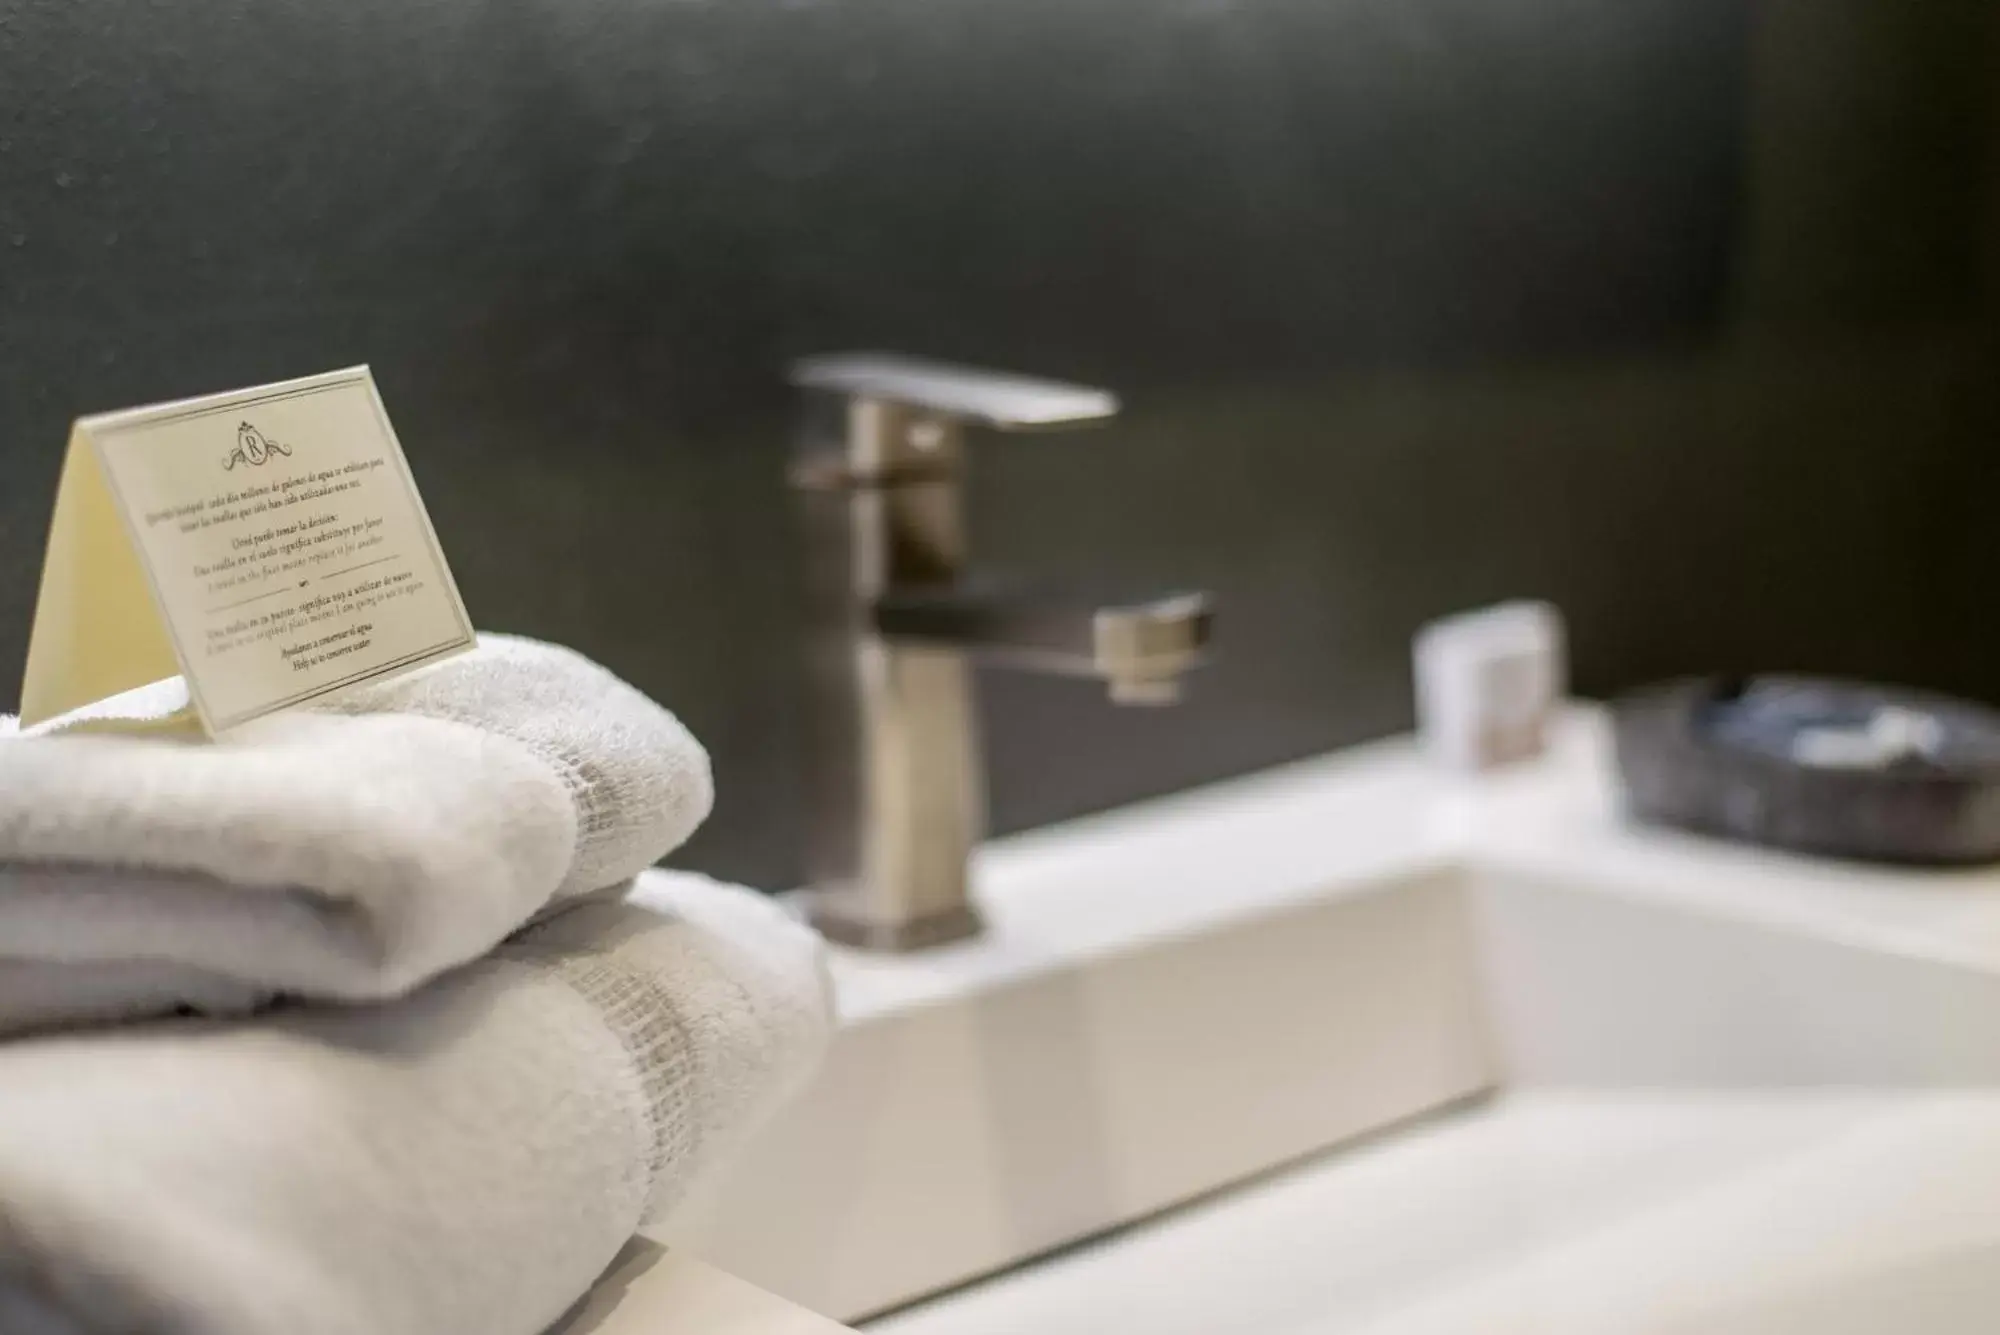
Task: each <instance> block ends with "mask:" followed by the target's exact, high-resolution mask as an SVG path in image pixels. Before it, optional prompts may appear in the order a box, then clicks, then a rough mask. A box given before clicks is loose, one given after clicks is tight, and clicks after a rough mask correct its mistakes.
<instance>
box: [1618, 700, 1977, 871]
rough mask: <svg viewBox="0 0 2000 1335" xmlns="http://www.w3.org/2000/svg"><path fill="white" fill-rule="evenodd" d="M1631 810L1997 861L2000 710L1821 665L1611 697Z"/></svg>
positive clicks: (1709, 824)
mask: <svg viewBox="0 0 2000 1335" xmlns="http://www.w3.org/2000/svg"><path fill="white" fill-rule="evenodd" d="M1611 717H1612V731H1613V737H1614V742H1615V746H1616V751H1617V765H1618V780H1619V784H1620V787H1621V789H1622V791H1623V797H1624V802H1625V807H1626V810H1627V811H1628V812H1629V813H1630V814H1631V815H1632V816H1633V817H1634V818H1636V819H1638V820H1641V821H1647V822H1651V823H1654V824H1660V825H1670V826H1675V827H1678V828H1681V829H1688V830H1695V831H1699V832H1701V833H1704V834H1712V835H1719V836H1721V837H1723V838H1728V839H1737V840H1743V841H1747V842H1750V843H1756V844H1764V845H1769V846H1771V847H1776V848H1786V849H1792V850H1795V851H1798V852H1803V853H1816V854H1821V855H1824V856H1828V857H1839V858H1854V859H1860V860H1864V861H1869V862H1889V863H1900V864H1906V865H1928V866H1957V865H1965V864H1972V863H1983V862H1994V861H2000V713H1996V712H1995V711H1994V710H1991V709H1988V708H1986V707H1984V706H1981V705H1976V704H1972V703H1970V702H1968V701H1963V700H1956V699H1952V698H1950V697H1948V696H1941V695H1932V694H1927V693H1924V692H1918V691H1906V690H1900V689H1896V688H1893V687H1883V686H1871V685H1866V684H1862V683H1858V682H1847V681H1835V680H1828V679H1822V678H1814V677H1792V676H1759V677H1747V678H1726V677H1706V678H1698V679H1692V680H1685V681H1676V682H1669V683H1667V684H1665V685H1662V686H1656V687H1651V688H1648V689H1646V690H1643V691H1640V692H1638V693H1636V694H1633V695H1630V696H1627V697H1625V698H1624V699H1621V700H1619V701H1617V702H1615V703H1614V704H1613V706H1612V710H1611Z"/></svg>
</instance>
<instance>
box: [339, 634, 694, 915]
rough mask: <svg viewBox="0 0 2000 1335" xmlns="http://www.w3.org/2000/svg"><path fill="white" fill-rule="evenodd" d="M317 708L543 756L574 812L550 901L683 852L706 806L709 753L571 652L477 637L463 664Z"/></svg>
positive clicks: (663, 714) (453, 662)
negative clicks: (415, 722)
mask: <svg viewBox="0 0 2000 1335" xmlns="http://www.w3.org/2000/svg"><path fill="white" fill-rule="evenodd" d="M326 708H328V709H331V710H337V711H339V712H341V713H345V714H417V715H422V716H425V717H428V718H438V719H448V720H450V721H452V722H455V723H468V724H471V725H472V726H473V727H476V728H478V729H480V730H481V731H482V732H488V733H494V734H497V735H499V736H501V737H506V738H508V739H510V740H512V741H515V742H519V743H520V744H521V745H523V746H525V747H527V748H528V749H529V750H530V751H532V752H534V753H535V754H536V755H537V756H539V757H541V759H542V760H543V762H544V763H546V764H547V765H548V766H549V768H550V769H552V770H554V771H555V772H556V774H557V775H558V776H560V777H561V779H562V782H563V786H564V787H565V788H567V789H568V790H569V795H570V802H571V804H572V806H573V807H574V809H575V812H576V851H575V853H574V854H573V855H572V856H571V859H570V866H569V872H568V874H567V875H566V876H564V878H563V881H562V884H561V885H559V886H558V887H556V891H555V894H556V896H557V897H558V898H560V897H563V896H567V895H581V894H588V893H589V892H590V891H592V890H602V889H603V888H604V887H606V886H608V885H617V884H618V883H620V882H621V881H629V880H631V879H632V878H633V877H634V876H637V875H638V874H639V873H640V872H641V871H643V870H644V869H645V868H647V867H650V866H652V865H653V864H654V863H655V862H658V861H659V860H660V859H661V858H663V857H665V856H666V855H667V854H668V853H670V852H672V851H673V850H674V849H676V848H678V847H680V846H681V845H682V844H683V843H685V842H687V838H688V836H689V835H691V834H693V833H694V832H695V827H696V826H698V825H700V824H701V823H702V821H704V820H706V819H707V818H708V812H709V807H710V806H711V805H712V804H713V802H714V798H715V789H714V784H713V781H712V779H711V777H710V775H709V768H708V752H706V751H704V750H703V749H702V747H701V744H700V743H699V742H697V741H695V739H694V738H693V737H692V736H691V735H689V733H688V730H687V729H686V728H684V727H682V726H681V723H680V720H679V719H676V718H675V717H674V716H673V715H672V714H670V713H668V712H667V711H666V710H664V709H662V708H660V706H658V705H657V704H655V703H653V701H652V700H651V699H649V698H648V697H647V696H646V695H645V694H644V693H643V692H641V691H639V690H637V689H635V688H633V687H631V686H629V685H627V684H626V683H625V682H624V681H622V680H620V679H619V678H618V677H617V676H615V675H613V674H612V673H611V672H609V671H607V670H606V669H605V668H603V667H600V666H599V665H598V664H596V663H593V662H592V661H591V660H590V659H588V658H585V657H584V656H583V655H582V654H580V653H577V652H576V651H575V650H573V649H565V648H563V647H562V646H561V645H555V644H544V643H543V642H541V641H540V640H530V639H524V638H522V637H520V636H518V635H494V634H490V633H489V634H483V635H481V636H480V637H479V647H478V648H477V649H476V650H474V651H473V652H471V653H469V654H463V655H460V656H459V657H457V658H452V659H447V660H446V661H444V662H442V663H438V664H436V665H434V666H432V667H429V668H426V669H424V670H423V671H421V672H414V673H412V674H410V675H409V676H407V677H398V678H396V679H394V680H392V681H388V682H385V683H381V684H371V685H368V686H363V687H361V688H359V689H357V690H355V691H353V692H351V693H349V694H346V695H342V696H339V697H337V698H336V699H335V700H334V701H332V702H331V703H330V704H328V705H327V706H326Z"/></svg>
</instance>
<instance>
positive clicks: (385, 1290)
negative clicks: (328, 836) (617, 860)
mask: <svg viewBox="0 0 2000 1335" xmlns="http://www.w3.org/2000/svg"><path fill="white" fill-rule="evenodd" d="M829 1009H830V1007H829V1001H828V995H827V991H826V988H825V983H824V976H823V974H822V972H821V960H820V956H819V946H818V942H817V939H816V938H815V937H814V936H813V935H812V933H811V932H809V931H808V930H806V929H805V928H803V927H801V926H799V925H798V924H796V923H795V922H793V921H792V920H791V919H789V918H788V917H786V916H785V915H784V913H783V912H782V911H781V910H779V909H778V908H777V907H776V906H774V905H772V904H771V903H769V902H768V901H766V900H763V899H762V898H760V897H759V896H756V895H754V894H751V893H750V892H747V891H742V890H737V889H735V888H732V887H725V886H719V885H717V884H715V883H714V882H710V881H706V880H703V879H702V878H699V877H693V876H685V875H675V874H671V873H664V872H651V873H648V874H646V875H645V876H642V877H641V878H640V879H639V881H638V883H637V885H636V886H635V888H634V890H633V892H632V894H631V895H630V896H629V898H628V899H627V900H625V901H624V902H591V903H585V904H579V905H577V906H575V907H573V908H571V909H569V910H567V911H565V912H563V913H561V914H557V915H555V916H553V917H552V918H551V919H549V920H548V921H547V922H545V923H543V924H541V925H538V926H536V927H534V928H531V929H529V931H528V932H527V933H525V934H523V936H522V937H521V938H519V939H518V940H516V941H515V942H512V943H510V944H509V945H508V946H506V947H504V948H503V950H502V951H501V952H500V953H499V954H498V955H497V956H495V957H494V958H491V959H486V960H482V961H480V962H479V963H476V964H474V965H471V966H470V967H468V968H465V969H462V970H460V971H458V972H455V973H453V974H450V975H448V976H446V977H445V978H442V979H440V980H438V981H436V982H434V983H432V984H430V985H429V986H427V987H425V988H423V989H422V990H420V991H419V992H417V993H415V994H413V995H411V996H409V997H407V998H404V999H402V1000H400V1001H397V1002H393V1003H389V1004H385V1005H380V1006H371V1007H362V1008H335V1009H322V1010H311V1009H299V1010H284V1011H278V1012H274V1013H273V1014H271V1015H269V1016H266V1017H264V1018H262V1019H258V1020H244V1021H232V1022H221V1023H218V1022H181V1023H175V1022H165V1023H160V1024H155V1025H151V1026H146V1027H142V1028H139V1029H130V1030H110V1031H103V1032H96V1033H89V1034H75V1035H61V1036H50V1037H46V1038H41V1039H30V1040H24V1041H21V1042H17V1043H14V1044H12V1045H8V1046H6V1047H0V1091H4V1097H0V1329H4V1330H5V1331H7V1332H8V1335H54V1333H55V1332H62V1335H114V1333H115V1335H276V1333H278V1332H283V1335H458V1333H459V1332H464V1333H465V1335H472V1333H473V1332H477V1333H478V1335H539V1332H541V1331H543V1330H544V1329H545V1328H546V1327H547V1326H549V1325H550V1324H551V1323H552V1322H554V1321H555V1320H556V1319H557V1318H558V1317H559V1316H561V1315H562V1314H563V1312H564V1311H565V1310H566V1309H567V1308H568V1307H569V1306H570V1305H571V1304H572V1303H573V1302H574V1301H575V1299H576V1298H577V1297H578V1296H579V1295H580V1294H581V1293H582V1292H583V1291H584V1290H585V1289H587V1288H588V1287H589V1286H590V1284H591V1283H592V1282H593V1281H594V1280H595V1279H596V1277H597V1276H598V1274H599V1273H600V1272H601V1271H602V1270H603V1269H604V1267H605V1266H606V1265H607V1264H609V1263H610V1261H611V1260H612V1258H613V1257H614V1256H615V1255H616V1254H617V1252H618V1250H619V1248H620V1247H622V1246H623V1245H624V1243H625V1242H626V1240H627V1239H628V1238H629V1237H630V1235H631V1234H632V1232H633V1231H634V1230H635V1229H636V1228H637V1227H638V1226H639V1225H640V1224H641V1223H643V1222H645V1221H646V1220H647V1219H648V1218H650V1217H654V1216H656V1215H657V1214H658V1213H659V1212H661V1211H663V1210H664V1209H666V1208H668V1207H670V1206H671V1205H672V1204H673V1203H674V1202H675V1201H676V1200H678V1199H679V1198H680V1196H681V1195H682V1193H683V1192H684V1191H685V1190H686V1189H687V1188H688V1186H689V1185H690V1184H691V1183H692V1182H693V1181H694V1179H695V1178H696V1177H697V1176H699V1175H700V1174H701V1173H703V1172H704V1171H705V1170H708V1169H711V1168H713V1167H714V1166H715V1164H716V1163H717V1161H718V1160H719V1159H720V1158H722V1157H723V1156H724V1155H725V1154H726V1152H727V1151H728V1150H729V1149H730V1148H731V1147H732V1146H733V1145H734V1144H736V1143H737V1142H738V1141H739V1140H740V1139H741V1138H743V1137H745V1136H747V1135H748V1134H749V1133H750V1132H751V1131H752V1130H753V1129H754V1128H755V1126H756V1125H757V1124H758V1123H759V1122H761V1121H762V1120H763V1119H764V1118H765V1117H766V1116H767V1115H768V1114H769V1113H770V1112H771V1111H773V1110H774V1109H775V1108H776V1107H777V1106H778V1105H779V1104H780V1103H781V1102H782V1101H783V1100H784V1099H785V1098H787V1097H789V1096H790V1094H792V1093H793V1092H794V1091H795V1090H796V1089H797V1088H798V1087H799V1086H800V1085H801V1084H802V1083H803V1082H804V1080H805V1079H806V1077H807V1076H808V1075H809V1074H810V1072H811V1069H812V1067H813V1065H814V1063H815V1062H816V1060H817V1057H818V1054H819V1052H820V1050H821V1048H822V1047H823V1045H824V1043H825V1040H826V1036H827V1033H828V1029H829V1025H830V1015H829Z"/></svg>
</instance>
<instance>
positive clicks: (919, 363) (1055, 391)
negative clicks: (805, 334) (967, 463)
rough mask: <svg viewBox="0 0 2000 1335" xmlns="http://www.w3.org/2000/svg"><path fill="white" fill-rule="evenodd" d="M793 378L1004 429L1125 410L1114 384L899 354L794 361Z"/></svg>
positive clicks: (1077, 421) (1075, 422)
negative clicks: (1098, 385) (1071, 381)
mask: <svg viewBox="0 0 2000 1335" xmlns="http://www.w3.org/2000/svg"><path fill="white" fill-rule="evenodd" d="M790 378H791V382H792V384H794V385H797V386H799V387H800V388H802V389H816V390H821V391H824V392H827V393H832V394H844V395H846V396H847V397H849V398H851V399H873V400H877V401H879V402H887V403H894V404H898V405H900V406H903V407H906V408H912V409H915V410H917V411H918V412H922V413H928V414H931V415H934V416H938V417H946V418H951V419H954V420H957V421H963V422H971V423H973V424H975V425H978V426H985V427H993V428H996V429H998V430H1001V431H1038V430H1040V431H1045V430H1050V429H1053V428H1058V427H1066V426H1080V425H1082V424H1084V423H1088V422H1100V421H1103V420H1104V419H1105V418H1108V417H1112V416H1114V415H1116V413H1117V412H1118V398H1117V396H1116V395H1114V394H1112V393H1111V392H1110V391H1109V390H1103V389H1089V388H1086V387H1084V386H1082V385H1066V384H1063V383H1062V382H1061V381H1058V380H1036V379H1032V378H1030V377H1028V376H1019V375H1008V374H1006V373H1004V372H1000V371H982V370H979V369H977V368H974V367H969V366H953V365H951V364H950V363H948V362H933V361H926V360H924V359H922V358H919V357H905V356H902V355H901V354H899V353H893V352H841V353H830V354H827V355H824V356H819V357H807V358H804V359H802V360H800V361H797V362H794V363H793V364H792V368H791V377H790Z"/></svg>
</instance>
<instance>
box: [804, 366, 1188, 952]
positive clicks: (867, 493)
mask: <svg viewBox="0 0 2000 1335" xmlns="http://www.w3.org/2000/svg"><path fill="white" fill-rule="evenodd" d="M791 379H792V383H793V384H794V385H797V386H799V387H800V388H801V389H803V390H805V391H806V412H805V420H804V424H803V429H802V430H801V432H800V436H799V441H798V446H797V450H796V454H795V457H794V460H793V464H792V485H793V487H794V489H795V490H796V491H797V492H798V493H799V495H800V498H801V502H802V504H801V510H802V512H803V515H804V521H805V524H806V541H807V556H808V558H809V561H810V565H811V571H810V586H809V588H810V591H809V596H808V603H809V615H810V616H811V617H812V620H813V625H812V626H811V653H812V657H813V662H812V672H811V686H810V690H811V692H812V696H813V700H812V710H813V718H812V720H811V722H812V723H813V725H814V726H815V729H816V733H817V735H816V737H815V738H814V746H813V753H812V773H811V776H810V780H809V782H810V793H811V795H810V799H809V800H810V822H809V832H808V852H807V857H808V872H809V875H810V879H811V882H812V891H811V896H810V898H811V904H812V914H813V920H814V922H815V923H816V925H818V927H819V928H820V929H821V930H822V931H824V932H825V933H826V934H827V935H828V936H830V937H832V938H833V939H835V940H838V941H843V942H846V943H848V944H852V945H859V946H865V947H869V948H873V949H887V950H915V949H919V948H922V947H924V946H928V945H935V944H938V943H940V942H943V941H950V940H954V939H956V938H958V937H963V936H968V935H971V934H973V933H975V932H977V931H978V930H979V915H978V912H977V910H976V909H975V908H974V907H973V904H972V899H971V896H970V894H969V892H968V888H967V870H966V862H967V858H968V856H969V855H970V854H971V852H972V850H973V848H974V847H975V846H976V845H977V844H978V842H979V840H980V839H981V837H982V836H983V833H984V825H985V794H984V785H983V783H982V774H983V766H982V762H981V759H980V754H979V734H978V724H977V718H976V715H975V711H974V706H973V700H972V691H971V674H970V671H969V665H968V663H967V656H968V655H975V654H976V655H978V656H979V657H980V658H982V659H991V660H993V661H997V662H1003V663H1012V664H1017V665H1021V666H1025V667H1030V668H1034V669H1038V670H1042V671H1053V672H1063V673H1075V674H1083V675H1090V676H1096V677H1100V678H1102V679H1103V680H1104V681H1105V682H1106V683H1108V686H1109V689H1110V695H1111V699H1112V700H1113V701H1114V702H1116V703H1120V704H1164V703H1170V702H1172V701H1173V700H1174V699H1176V698H1177V696H1178V694H1179V685H1180V679H1181V676H1182V675H1183V674H1184V673H1185V672H1186V671H1187V670H1188V669H1189V668H1191V667H1193V666H1194V665H1195V664H1196V663H1197V662H1198V661H1199V660H1200V658H1201V656H1202V654H1203V652H1204V651H1205V649H1206V647H1207V644H1208V638H1209V624H1210V614H1209V605H1208V598H1207V596H1206V595H1204V594H1201V593H1192V592H1188V593H1176V594H1170V595H1167V596H1163V597H1156V598H1150V599H1145V600H1140V601H1135V602H1122V603H1115V604H1111V605H1105V604H1101V603H1093V602H1087V601H1082V600H1078V599H1075V598H1048V597H1043V596H1039V595H1036V594H1033V593H1029V592H1025V591H1021V590H1016V589H1012V588H1009V587H1007V586H1005V585H1003V584H1000V583H997V582H993V581H988V580H981V579H976V578H971V577H968V576H967V574H966V570H965V565H966V550H965V548H966V541H965V525H964V517H963V513H962V494H961V492H962V485H963V477H964V472H963V466H964V457H965V428H966V427H967V426H978V427H988V428H993V429H996V430H1000V431H1040V430H1055V429H1058V428H1063V427H1074V426H1082V425H1086V424H1089V423H1093V422H1101V421H1104V420H1105V419H1107V418H1109V417H1111V416H1112V415H1114V414H1115V413H1116V412H1117V411H1118V401H1117V400H1116V399H1115V398H1114V397H1113V396H1112V395H1110V394H1108V393H1106V392H1104V391H1103V390H1096V389H1083V388H1079V387H1077V386H1074V385H1063V384H1057V383H1054V382H1050V381H1044V380H1030V379H1026V378H1023V377H1019V376H1011V375H1000V374H995V373H993V372H989V371H977V370H970V369H967V368H963V367H957V366H947V365H943V364H940V363H935V362H926V361H919V360H917V359H915V358H910V357H900V356H893V355H889V354H880V353H851V354H841V355H837V356H826V357H812V358H808V359H806V360H804V361H801V362H799V363H797V364H796V365H795V366H794V367H793V368H792V374H791Z"/></svg>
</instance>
